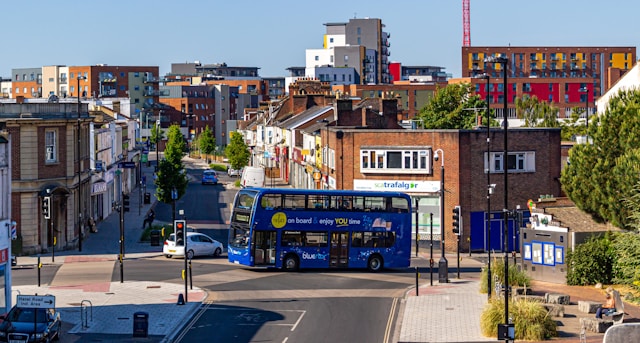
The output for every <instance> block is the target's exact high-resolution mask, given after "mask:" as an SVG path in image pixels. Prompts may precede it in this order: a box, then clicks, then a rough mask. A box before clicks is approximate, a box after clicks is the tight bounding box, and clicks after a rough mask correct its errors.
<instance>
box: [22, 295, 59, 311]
mask: <svg viewBox="0 0 640 343" xmlns="http://www.w3.org/2000/svg"><path fill="white" fill-rule="evenodd" d="M16 306H17V307H31V308H55V307H56V297H55V296H54V295H21V294H19V295H17V301H16Z"/></svg>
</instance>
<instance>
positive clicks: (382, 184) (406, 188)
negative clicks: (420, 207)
mask: <svg viewBox="0 0 640 343" xmlns="http://www.w3.org/2000/svg"><path fill="white" fill-rule="evenodd" d="M353 189H354V190H356V191H387V192H406V193H436V192H439V191H440V181H412V180H358V179H355V180H353Z"/></svg>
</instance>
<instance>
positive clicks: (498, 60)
mask: <svg viewBox="0 0 640 343" xmlns="http://www.w3.org/2000/svg"><path fill="white" fill-rule="evenodd" d="M484 61H485V62H487V63H494V64H495V63H500V64H501V65H502V75H503V78H504V85H503V88H504V96H503V98H502V100H503V105H504V113H503V114H502V116H503V125H504V143H503V144H504V146H503V149H504V152H503V155H502V171H503V174H504V209H503V210H502V212H503V217H504V218H503V219H504V224H503V225H504V228H503V230H504V233H503V235H504V236H503V238H502V239H503V250H504V282H503V284H504V321H505V324H504V326H503V330H502V331H503V334H504V337H503V338H504V339H505V342H508V341H509V340H510V339H511V338H512V337H510V335H509V334H508V332H509V331H511V330H507V328H508V327H509V325H510V324H509V252H508V250H509V240H508V237H509V213H510V212H509V203H508V199H509V196H508V191H509V187H508V183H507V182H508V177H507V175H508V174H507V173H508V169H509V166H508V160H509V151H508V133H507V132H508V128H509V120H508V115H507V111H508V108H507V94H508V92H507V67H508V64H509V59H508V58H506V57H502V56H500V57H496V56H488V57H486V58H485V60H484ZM498 332H500V330H498ZM499 338H500V337H498V339H499Z"/></svg>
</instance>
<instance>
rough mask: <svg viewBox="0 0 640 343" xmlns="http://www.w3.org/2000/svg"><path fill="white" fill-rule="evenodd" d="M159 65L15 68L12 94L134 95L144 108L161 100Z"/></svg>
mask: <svg viewBox="0 0 640 343" xmlns="http://www.w3.org/2000/svg"><path fill="white" fill-rule="evenodd" d="M158 73H159V68H158V67H153V66H109V65H106V64H100V65H94V66H63V65H54V66H44V67H40V68H20V69H12V70H11V82H12V85H11V87H12V90H13V93H12V97H13V98H17V97H23V98H45V99H46V98H49V97H50V96H52V95H55V96H57V97H59V98H66V97H77V96H78V95H80V96H81V97H85V98H94V99H99V98H100V99H103V98H123V97H126V98H130V99H131V100H132V103H133V104H135V106H136V108H137V109H138V110H140V111H142V110H143V109H145V108H153V107H154V105H155V104H157V103H158V96H159V93H158V82H159V79H158Z"/></svg>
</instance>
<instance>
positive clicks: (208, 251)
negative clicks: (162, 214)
mask: <svg viewBox="0 0 640 343" xmlns="http://www.w3.org/2000/svg"><path fill="white" fill-rule="evenodd" d="M222 251H224V246H223V245H222V243H220V242H218V241H216V240H215V239H213V238H211V237H209V236H207V235H205V234H203V233H199V232H187V258H188V259H192V258H194V257H195V256H215V257H217V256H220V255H221V254H222ZM162 254H163V255H164V256H165V257H166V258H171V257H173V256H179V257H184V246H176V236H175V234H174V233H172V234H171V235H169V238H167V240H166V241H164V246H163V247H162Z"/></svg>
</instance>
